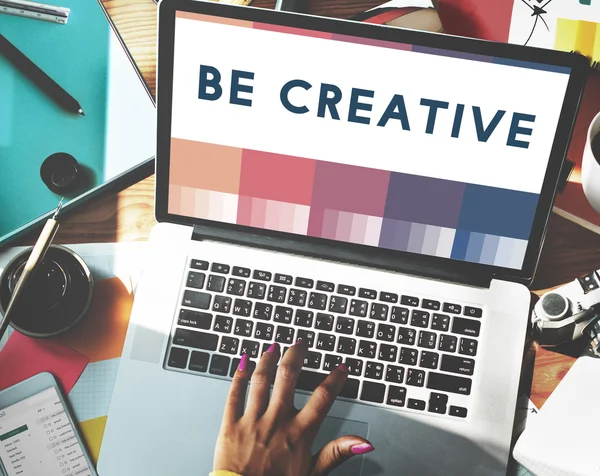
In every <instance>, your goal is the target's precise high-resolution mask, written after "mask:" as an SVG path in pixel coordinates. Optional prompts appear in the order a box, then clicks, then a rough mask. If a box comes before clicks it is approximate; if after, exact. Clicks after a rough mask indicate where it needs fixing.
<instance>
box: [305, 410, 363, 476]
mask: <svg viewBox="0 0 600 476" xmlns="http://www.w3.org/2000/svg"><path fill="white" fill-rule="evenodd" d="M368 432H369V425H368V424H367V423H364V422H362V421H354V420H345V419H343V418H334V417H327V418H325V421H324V422H323V425H322V426H321V429H320V430H319V433H318V434H317V438H316V440H315V443H314V445H313V453H316V452H317V451H319V450H320V449H321V448H322V447H323V446H325V445H326V444H327V443H329V442H330V441H331V440H335V439H336V438H339V437H340V436H345V435H356V436H361V437H363V438H366V437H367V434H368ZM363 459H364V457H363V456H353V457H352V458H350V459H349V460H348V461H346V462H345V463H343V464H342V465H341V466H339V467H338V468H337V469H336V470H335V471H334V472H333V473H330V475H331V476H360V471H361V468H362V464H363Z"/></svg>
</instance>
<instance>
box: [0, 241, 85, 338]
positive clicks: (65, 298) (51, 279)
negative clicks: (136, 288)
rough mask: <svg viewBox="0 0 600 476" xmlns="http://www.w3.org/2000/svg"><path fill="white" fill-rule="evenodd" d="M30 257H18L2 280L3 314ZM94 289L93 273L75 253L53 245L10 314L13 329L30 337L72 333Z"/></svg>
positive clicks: (0, 299) (0, 300)
mask: <svg viewBox="0 0 600 476" xmlns="http://www.w3.org/2000/svg"><path fill="white" fill-rule="evenodd" d="M30 253H31V248H29V249H27V250H25V251H23V252H21V253H20V254H18V255H17V256H15V257H14V258H13V259H12V261H11V262H10V263H9V264H8V265H7V266H6V268H5V269H4V271H3V272H2V275H1V276H0V311H2V313H4V311H5V310H6V307H7V306H8V303H9V301H10V297H11V296H12V293H13V291H14V288H15V286H16V284H17V282H18V280H19V276H20V275H21V272H22V271H23V267H24V266H25V263H26V262H27V258H29V255H30ZM93 289H94V281H93V278H92V275H91V273H90V270H89V269H88V267H87V266H86V264H85V263H84V262H83V260H82V259H81V258H80V257H79V256H78V255H77V254H75V253H74V252H72V251H71V250H69V249H68V248H65V247H63V246H58V245H51V246H50V248H48V251H47V252H46V256H45V257H44V260H43V261H42V262H41V263H40V265H39V268H37V269H36V271H35V275H34V276H33V277H32V278H31V281H30V282H29V284H28V285H27V287H26V288H25V289H24V290H23V294H21V297H20V298H19V301H18V302H17V303H16V306H15V307H14V308H13V311H11V316H12V319H11V325H12V326H13V327H14V328H15V329H16V330H18V331H19V332H21V333H22V334H25V335H28V336H30V337H52V336H56V335H58V334H62V333H64V332H66V331H68V330H70V329H72V328H73V327H74V326H75V325H76V324H77V323H78V322H79V321H80V320H81V318H82V317H83V316H84V315H85V313H86V312H87V310H88V308H89V306H90V303H91V300H92V292H93Z"/></svg>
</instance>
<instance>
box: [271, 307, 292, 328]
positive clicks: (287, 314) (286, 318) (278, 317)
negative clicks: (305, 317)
mask: <svg viewBox="0 0 600 476" xmlns="http://www.w3.org/2000/svg"><path fill="white" fill-rule="evenodd" d="M293 315H294V311H293V309H292V308H291V307H284V306H275V316H274V317H273V320H274V321H275V322H282V323H283V324H291V323H292V316H293Z"/></svg>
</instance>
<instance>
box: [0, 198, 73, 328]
mask: <svg viewBox="0 0 600 476" xmlns="http://www.w3.org/2000/svg"><path fill="white" fill-rule="evenodd" d="M62 202H63V199H61V200H60V202H59V203H58V207H56V212H54V215H52V218H49V219H48V221H46V224H45V225H44V228H43V230H42V232H41V233H40V236H39V238H38V239H37V241H36V242H35V245H34V246H33V249H32V250H31V254H30V255H29V258H28V259H27V262H26V263H25V267H24V268H23V271H22V273H21V277H20V278H19V280H18V281H17V284H16V286H15V289H14V291H13V292H12V296H11V297H10V301H9V303H8V306H6V311H4V317H2V319H1V320H0V339H1V338H2V336H3V335H4V333H5V332H6V329H7V328H8V325H9V324H10V313H11V310H12V309H13V308H14V307H15V305H16V304H17V302H18V299H19V296H20V295H21V294H22V293H23V290H24V289H25V288H26V286H27V282H28V281H29V280H30V279H31V277H32V276H33V274H34V271H35V269H36V268H37V266H38V265H39V264H40V263H41V262H42V261H43V260H44V256H46V251H48V247H49V246H50V244H51V243H52V240H53V239H54V236H55V235H56V232H57V231H58V221H56V218H57V217H58V214H59V212H60V210H61V208H62Z"/></svg>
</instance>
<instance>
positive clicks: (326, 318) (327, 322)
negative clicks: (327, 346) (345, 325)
mask: <svg viewBox="0 0 600 476" xmlns="http://www.w3.org/2000/svg"><path fill="white" fill-rule="evenodd" d="M315 329H318V330H320V331H332V330H333V316H332V315H331V314H324V313H322V312H319V313H317V318H316V320H315Z"/></svg>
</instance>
